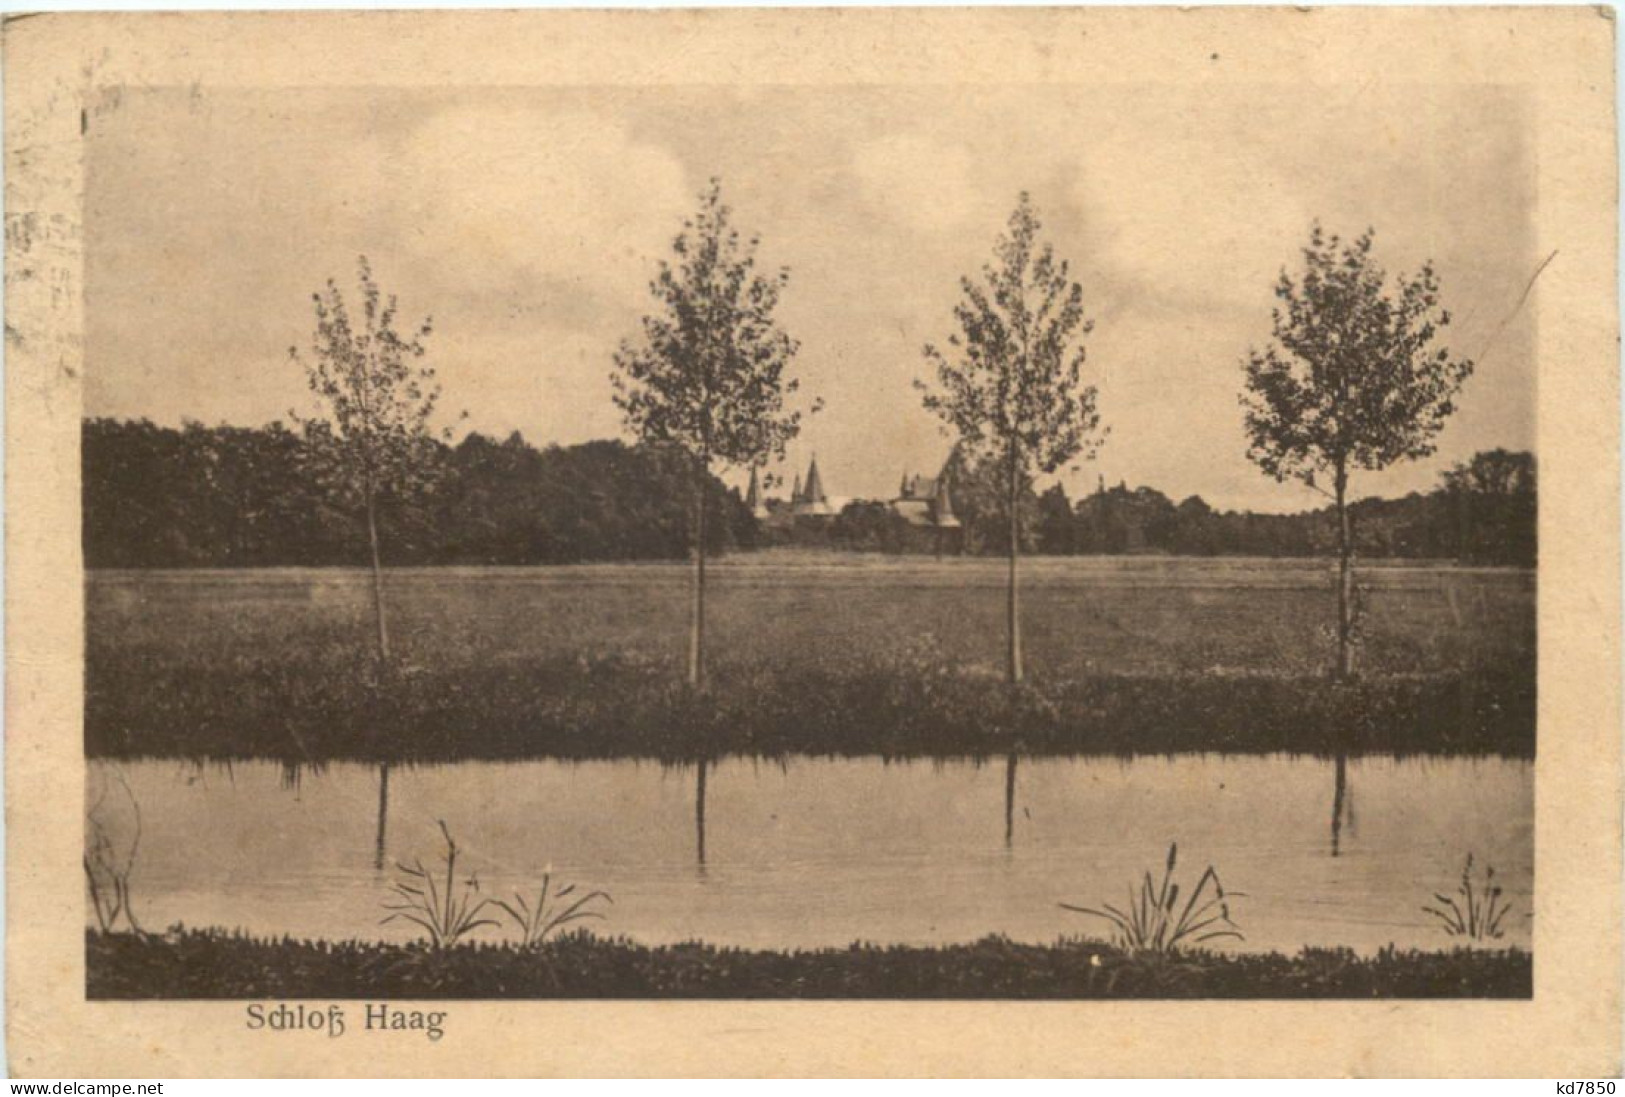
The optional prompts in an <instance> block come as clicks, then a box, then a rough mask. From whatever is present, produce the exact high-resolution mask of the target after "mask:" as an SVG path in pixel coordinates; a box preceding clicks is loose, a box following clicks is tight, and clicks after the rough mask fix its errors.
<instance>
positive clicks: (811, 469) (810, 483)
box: [806, 453, 824, 503]
mask: <svg viewBox="0 0 1625 1097" xmlns="http://www.w3.org/2000/svg"><path fill="white" fill-rule="evenodd" d="M806 502H808V503H822V502H824V482H823V480H822V479H820V478H819V476H818V454H816V453H815V454H813V459H812V464H811V465H809V466H807V485H806Z"/></svg>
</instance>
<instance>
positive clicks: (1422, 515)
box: [82, 419, 1536, 567]
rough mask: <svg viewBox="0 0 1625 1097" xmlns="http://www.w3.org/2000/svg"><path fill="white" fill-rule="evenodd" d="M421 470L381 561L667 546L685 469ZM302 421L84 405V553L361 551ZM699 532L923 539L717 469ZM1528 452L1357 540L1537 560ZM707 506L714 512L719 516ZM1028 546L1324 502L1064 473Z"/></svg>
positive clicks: (968, 505)
mask: <svg viewBox="0 0 1625 1097" xmlns="http://www.w3.org/2000/svg"><path fill="white" fill-rule="evenodd" d="M436 449H437V456H438V459H437V460H436V461H435V462H433V464H434V466H435V468H434V473H435V475H434V476H433V478H432V479H433V488H432V490H430V491H428V492H426V493H424V494H423V495H422V496H421V497H417V498H414V499H413V500H411V501H400V500H385V501H384V504H383V506H382V507H381V509H380V514H379V521H380V524H381V526H382V529H381V533H382V534H383V541H384V544H385V545H386V546H388V548H387V558H386V560H385V563H386V564H389V565H413V564H556V563H573V562H582V561H594V560H658V559H681V558H683V557H685V556H687V555H688V553H689V551H690V544H691V529H692V526H691V522H692V520H693V488H692V484H693V472H692V469H691V468H690V466H689V465H688V462H687V459H686V458H685V457H683V456H682V455H680V454H677V453H673V452H670V451H666V450H661V449H658V448H653V447H647V446H628V445H625V444H623V443H621V442H615V441H600V442H587V443H583V444H581V445H575V446H549V447H547V448H545V449H537V448H536V447H534V446H532V445H530V444H529V443H528V442H526V441H525V440H524V439H523V438H522V437H520V436H519V435H518V434H517V433H515V434H513V435H510V436H509V437H508V438H507V439H506V440H503V441H497V440H495V439H492V438H489V437H486V436H484V435H481V434H478V433H475V434H470V435H469V436H468V437H466V438H465V439H463V440H462V441H461V442H459V443H457V444H456V445H440V444H438V443H437V444H436ZM307 457H308V446H307V443H306V441H305V439H304V437H303V436H302V435H301V434H300V433H299V432H297V431H295V430H291V429H289V428H287V427H286V426H284V425H282V424H279V423H273V424H271V425H269V426H266V427H259V428H243V427H227V426H220V427H205V426H202V425H200V424H196V423H192V424H188V425H186V426H184V427H182V428H180V429H174V428H169V427H161V426H157V425H154V424H153V423H150V422H148V421H146V420H137V421H133V422H123V421H116V420H111V419H89V420H86V421H85V423H84V447H83V455H82V460H83V471H84V491H83V506H84V548H85V559H86V563H87V565H88V566H90V567H254V566H276V565H284V566H286V565H304V566H322V565H335V564H358V563H361V562H363V560H364V559H365V545H366V534H365V528H364V520H363V517H362V516H361V515H360V514H358V513H352V512H350V511H348V510H346V509H343V508H341V507H339V506H336V505H335V504H334V503H333V501H332V497H331V496H330V495H329V493H328V492H326V491H325V490H324V489H323V486H322V484H321V482H320V480H319V477H318V474H317V472H316V471H315V470H314V468H313V465H312V462H310V461H308V460H307ZM946 475H947V477H948V481H949V485H950V490H951V493H952V498H953V506H954V510H955V512H956V514H957V515H958V517H959V519H960V521H961V522H962V524H963V529H962V532H961V533H960V534H958V535H957V537H956V540H955V541H954V542H953V543H951V544H950V545H949V546H948V547H949V551H964V552H968V553H972V554H1002V553H1003V552H1005V551H1006V549H1007V547H1008V541H1009V536H1010V535H1009V523H1008V521H1007V520H1006V518H1005V510H1004V507H1005V504H1004V501H1003V500H1004V496H1003V492H1002V490H1001V488H1000V486H999V481H998V478H997V476H998V474H997V470H994V469H990V468H985V467H980V466H977V465H976V464H975V463H973V462H970V461H966V460H962V459H960V458H959V457H957V456H956V457H955V458H954V459H952V460H951V461H950V462H949V467H948V469H947V470H946ZM709 490H710V495H709V497H708V504H707V505H708V508H709V512H710V514H711V515H712V518H711V520H710V521H709V522H708V524H707V538H706V540H707V543H708V545H709V547H710V548H711V549H712V550H713V551H718V552H724V551H728V550H731V549H744V548H754V547H758V546H760V545H763V544H769V543H773V544H786V543H788V544H796V545H808V546H823V547H828V548H833V549H841V550H853V551H870V552H911V551H921V549H922V546H923V545H930V546H931V547H933V548H935V547H940V545H935V544H932V543H931V542H922V540H921V539H920V538H919V537H918V536H917V533H918V531H917V530H911V529H910V528H909V526H908V523H907V521H906V520H905V519H904V518H903V517H902V516H901V515H899V514H897V513H896V512H895V511H893V510H892V509H891V508H890V506H888V505H887V504H886V503H882V502H857V503H852V504H850V505H848V506H847V507H846V508H845V509H844V510H843V511H842V512H841V513H840V514H838V515H836V516H835V517H834V518H833V519H817V520H810V521H809V520H803V521H800V522H797V523H795V524H794V525H792V526H791V527H789V528H788V529H773V530H766V529H762V528H759V527H758V525H757V523H756V522H755V520H754V519H752V518H751V516H750V513H749V511H748V510H747V509H746V508H745V506H744V504H743V502H742V500H741V499H740V497H739V494H738V492H737V491H734V490H730V489H728V488H727V487H725V486H724V485H723V484H722V482H721V481H720V480H715V479H713V480H712V482H711V485H710V489H709ZM1535 508H1536V494H1535V466H1534V460H1533V458H1532V457H1531V456H1530V455H1529V454H1527V453H1509V452H1507V451H1505V450H1492V451H1487V452H1485V453H1480V454H1478V455H1477V456H1475V457H1474V458H1473V459H1472V460H1471V461H1469V462H1466V463H1464V464H1462V465H1460V466H1458V467H1457V468H1455V469H1453V470H1451V471H1450V472H1447V473H1446V474H1445V476H1444V478H1443V481H1442V483H1441V485H1440V486H1439V488H1438V489H1436V490H1434V491H1432V492H1430V493H1428V494H1425V495H1424V494H1419V493H1413V494H1411V495H1408V496H1406V497H1404V498H1402V499H1394V500H1385V499H1367V500H1363V501H1361V502H1358V503H1355V504H1354V505H1353V507H1352V513H1353V516H1354V528H1355V533H1356V537H1357V539H1358V546H1359V552H1360V554H1361V555H1363V556H1368V557H1421V558H1442V559H1459V560H1462V561H1464V562H1470V563H1482V564H1507V565H1520V566H1533V564H1534V562H1535ZM718 516H721V519H722V520H720V521H718V520H717V517H718ZM1020 518H1021V523H1020V525H1021V531H1022V533H1021V536H1022V541H1023V548H1024V550H1026V551H1030V552H1042V553H1050V554H1056V555H1074V554H1112V555H1115V554H1129V553H1172V554H1180V555H1198V556H1214V555H1232V554H1233V555H1249V556H1318V555H1324V554H1326V553H1328V552H1330V551H1332V549H1333V548H1334V546H1335V544H1336V530H1335V527H1334V519H1333V516H1332V512H1331V508H1330V507H1329V506H1328V507H1326V508H1323V509H1319V510H1313V511H1307V512H1303V513H1299V514H1284V515H1283V514H1254V513H1251V512H1247V511H1217V510H1214V509H1213V508H1212V507H1210V506H1209V505H1208V504H1207V503H1206V502H1204V501H1203V500H1202V499H1201V498H1199V497H1197V496H1192V497H1190V498H1188V499H1185V500H1183V501H1182V502H1179V503H1177V504H1176V503H1175V502H1173V501H1172V500H1171V499H1169V498H1168V497H1167V496H1166V495H1163V494H1162V493H1161V492H1159V491H1156V490H1155V489H1153V488H1147V487H1140V488H1132V489H1131V488H1129V487H1128V486H1127V485H1126V484H1119V485H1118V486H1116V487H1113V488H1106V487H1104V486H1102V488H1101V489H1100V490H1098V491H1096V492H1093V493H1091V494H1089V495H1086V496H1084V497H1083V498H1081V499H1078V500H1072V499H1070V498H1068V496H1067V494H1066V492H1065V490H1064V489H1063V488H1062V487H1061V486H1060V485H1058V484H1057V485H1053V486H1051V487H1050V488H1048V489H1047V490H1045V491H1043V492H1042V493H1039V492H1036V491H1033V490H1031V489H1029V490H1027V491H1026V492H1024V493H1023V497H1022V500H1021V504H1020Z"/></svg>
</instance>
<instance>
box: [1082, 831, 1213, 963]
mask: <svg viewBox="0 0 1625 1097" xmlns="http://www.w3.org/2000/svg"><path fill="white" fill-rule="evenodd" d="M1178 859H1179V843H1177V842H1173V843H1170V844H1169V846H1168V861H1167V864H1166V865H1165V866H1164V868H1163V873H1162V883H1161V884H1160V885H1155V884H1153V883H1152V881H1151V873H1150V872H1147V873H1146V874H1145V878H1144V880H1143V881H1142V883H1141V885H1140V888H1139V890H1138V891H1136V890H1135V889H1134V887H1133V886H1132V885H1130V887H1129V896H1128V904H1127V906H1128V909H1127V910H1126V911H1124V910H1119V909H1118V908H1117V907H1114V906H1112V905H1111V904H1110V903H1102V904H1100V906H1101V909H1099V910H1096V909H1094V908H1093V907H1077V906H1073V905H1071V904H1070V903H1062V904H1060V906H1061V908H1062V909H1063V910H1070V911H1074V912H1076V913H1078V914H1087V915H1089V916H1091V917H1093V918H1100V919H1102V920H1104V921H1106V922H1108V923H1109V924H1110V925H1111V927H1112V930H1111V932H1112V944H1114V945H1117V946H1118V947H1119V948H1122V949H1124V950H1125V951H1127V952H1132V953H1151V954H1155V955H1159V956H1171V955H1173V954H1174V953H1176V952H1178V951H1179V950H1180V949H1181V948H1184V947H1187V946H1189V945H1198V944H1203V943H1205V942H1208V941H1216V940H1220V939H1222V938H1227V937H1228V938H1234V939H1235V940H1237V941H1240V940H1244V939H1245V938H1244V937H1243V936H1242V933H1241V927H1240V926H1238V925H1236V923H1235V922H1233V921H1232V920H1231V918H1230V900H1231V899H1233V898H1236V897H1238V896H1242V895H1243V893H1242V892H1239V891H1231V892H1227V891H1225V890H1224V884H1222V883H1221V882H1220V881H1219V874H1218V873H1217V872H1216V871H1214V868H1213V866H1212V865H1209V866H1208V867H1207V869H1206V871H1204V872H1203V873H1202V875H1201V876H1200V877H1199V878H1198V879H1197V881H1196V886H1195V887H1194V888H1192V889H1191V891H1190V894H1189V895H1188V896H1187V897H1186V899H1185V903H1184V906H1180V903H1179V895H1180V887H1179V885H1178V884H1176V883H1174V878H1173V877H1174V866H1175V864H1176V863H1177V862H1178Z"/></svg>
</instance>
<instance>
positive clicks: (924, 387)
mask: <svg viewBox="0 0 1625 1097" xmlns="http://www.w3.org/2000/svg"><path fill="white" fill-rule="evenodd" d="M1042 228H1043V223H1042V222H1041V221H1040V220H1039V217H1038V211H1037V210H1036V209H1035V208H1034V207H1033V203H1032V200H1031V199H1030V198H1029V197H1028V196H1027V194H1026V193H1025V192H1024V193H1023V194H1022V195H1021V198H1020V201H1019V202H1018V203H1017V204H1016V208H1015V212H1013V213H1012V214H1011V215H1010V221H1009V224H1008V226H1007V227H1006V229H1005V232H1004V234H1003V235H1001V236H1000V237H999V239H998V242H997V244H996V245H995V247H994V253H993V255H994V258H993V262H992V263H989V264H987V265H985V266H984V267H983V268H982V279H981V281H979V282H978V281H975V280H973V279H971V278H969V277H966V278H961V279H960V289H961V292H962V294H963V297H962V299H961V301H960V303H959V304H958V305H957V306H956V307H955V309H954V318H955V319H956V320H957V321H958V322H959V331H958V332H956V333H955V334H953V335H950V336H949V337H948V344H947V346H946V347H945V348H938V347H937V346H936V345H934V344H929V343H928V344H926V347H925V357H926V360H927V361H928V362H929V363H930V364H931V365H933V366H934V367H935V368H936V374H937V385H936V387H932V386H931V385H929V384H927V383H926V382H924V381H916V382H915V387H916V388H918V389H919V390H920V391H921V392H922V393H923V394H924V403H925V406H926V408H927V409H928V410H930V411H932V412H934V413H936V415H937V416H938V417H939V418H941V419H942V420H943V422H944V424H945V425H946V426H947V427H949V428H951V429H952V430H953V431H954V432H955V433H957V435H958V437H959V442H960V444H961V445H962V446H964V447H965V449H966V450H967V451H970V452H972V453H976V454H978V455H980V456H983V457H985V458H987V459H991V460H993V461H996V462H997V463H998V464H999V466H1000V468H1001V471H1002V473H1003V477H1002V479H1003V483H1004V504H1005V515H1006V517H1007V519H1008V522H1009V527H1010V531H1009V561H1010V570H1009V582H1008V589H1007V599H1006V601H1007V606H1006V609H1007V616H1008V622H1007V623H1008V632H1009V638H1008V659H1007V665H1006V677H1007V678H1008V679H1009V681H1010V682H1011V683H1016V682H1020V681H1021V679H1022V670H1023V668H1022V654H1021V595H1020V582H1019V571H1018V567H1017V563H1018V560H1019V559H1020V556H1021V507H1020V503H1021V497H1022V493H1023V492H1024V491H1025V490H1026V489H1027V488H1028V486H1029V484H1030V483H1031V480H1032V478H1033V476H1034V475H1035V474H1037V473H1045V474H1050V473H1054V472H1056V471H1057V470H1058V469H1060V468H1061V467H1062V466H1063V465H1065V464H1067V463H1068V462H1070V461H1072V460H1073V459H1074V458H1077V457H1078V456H1080V455H1085V454H1088V455H1092V454H1093V452H1094V450H1095V449H1096V448H1097V447H1098V446H1099V444H1100V442H1101V441H1102V439H1103V437H1104V430H1103V429H1102V428H1101V426H1100V415H1099V413H1098V412H1097V411H1096V410H1095V398H1096V390H1095V386H1093V385H1084V384H1083V380H1082V374H1083V364H1084V356H1085V348H1084V345H1083V337H1084V336H1086V335H1088V334H1089V333H1090V332H1091V331H1092V330H1093V329H1094V322H1093V321H1092V320H1089V319H1087V318H1085V316H1084V314H1083V287H1082V286H1080V285H1078V284H1077V283H1076V282H1074V281H1072V280H1071V276H1070V268H1069V266H1068V264H1067V262H1066V261H1065V260H1064V259H1062V260H1058V259H1056V257H1055V253H1054V249H1053V248H1052V247H1051V245H1049V244H1048V243H1044V242H1042V241H1041V240H1040V238H1039V233H1040V232H1041V230H1042Z"/></svg>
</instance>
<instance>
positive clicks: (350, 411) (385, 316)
mask: <svg viewBox="0 0 1625 1097" xmlns="http://www.w3.org/2000/svg"><path fill="white" fill-rule="evenodd" d="M356 281H357V287H358V289H357V297H358V298H359V300H360V307H361V311H360V315H359V316H356V315H355V314H354V313H353V312H352V310H351V307H350V304H349V303H348V302H346V300H345V297H344V292H343V291H342V290H341V289H340V288H339V285H338V283H337V281H336V280H334V279H331V278H330V279H328V280H327V285H326V287H325V288H324V289H323V290H322V291H321V292H319V293H315V294H312V295H311V300H312V302H313V303H314V305H315V311H316V327H315V332H314V334H313V336H312V339H311V345H310V348H309V351H308V355H307V354H301V353H300V351H299V349H298V348H297V347H290V348H289V349H288V354H289V356H290V357H291V358H292V359H293V360H294V361H295V362H297V363H298V364H299V365H300V366H301V367H302V368H303V369H304V371H305V380H306V383H307V384H308V385H309V387H310V391H311V393H312V394H313V395H314V396H315V397H316V399H317V401H318V402H319V403H320V405H321V409H322V412H321V414H320V415H318V416H314V417H310V418H305V417H302V416H299V415H297V414H295V415H294V416H293V418H294V419H295V421H296V422H298V423H299V424H300V425H302V426H304V427H305V428H306V436H307V439H308V441H309V443H310V445H309V447H308V450H307V453H308V456H309V458H310V460H311V461H312V468H313V470H314V471H315V474H316V475H317V477H318V478H319V480H320V481H321V482H322V484H323V485H324V486H325V487H327V488H328V489H329V490H331V491H333V492H334V493H335V496H336V497H337V498H338V499H340V500H342V501H345V502H347V503H349V504H350V505H354V506H360V507H365V506H366V505H368V502H369V500H373V499H376V498H377V497H378V496H380V495H384V494H390V495H398V496H410V495H411V494H412V493H413V492H415V491H418V490H421V489H422V488H424V487H425V486H427V485H428V484H429V483H430V482H431V480H432V473H433V464H432V458H433V456H434V455H435V453H436V450H435V449H434V447H432V446H430V445H428V443H429V442H430V441H431V440H432V438H433V437H434V433H433V431H432V430H431V428H430V423H431V421H432V419H433V417H434V414H435V409H436V407H437V406H438V404H439V401H440V393H441V389H440V383H439V382H438V381H437V380H436V378H435V371H434V369H433V368H432V367H430V366H427V365H424V364H422V361H421V360H422V359H423V357H424V354H425V351H426V345H425V340H426V339H427V338H428V337H429V335H430V334H431V333H432V332H433V325H432V321H431V320H430V319H429V318H427V317H425V318H424V320H423V321H422V323H420V324H419V325H417V326H416V327H415V328H409V329H403V328H401V327H400V326H399V325H398V312H399V304H398V302H397V301H396V299H395V297H394V295H393V294H392V295H390V296H389V297H387V298H386V297H384V295H383V293H382V291H381V290H380V289H379V287H378V284H377V282H376V281H374V279H373V276H372V267H371V264H369V263H368V262H367V257H366V256H364V255H363V256H361V257H360V258H359V259H358V260H357V262H356Z"/></svg>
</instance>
